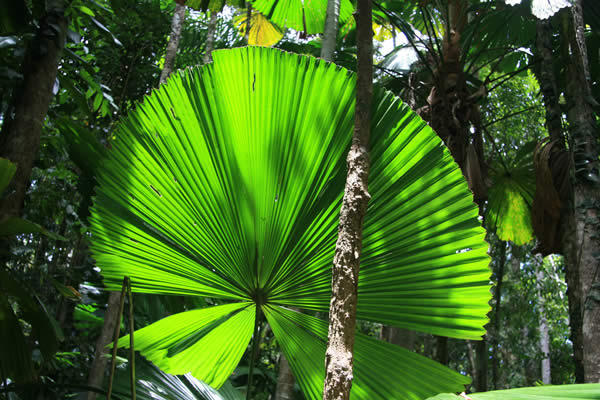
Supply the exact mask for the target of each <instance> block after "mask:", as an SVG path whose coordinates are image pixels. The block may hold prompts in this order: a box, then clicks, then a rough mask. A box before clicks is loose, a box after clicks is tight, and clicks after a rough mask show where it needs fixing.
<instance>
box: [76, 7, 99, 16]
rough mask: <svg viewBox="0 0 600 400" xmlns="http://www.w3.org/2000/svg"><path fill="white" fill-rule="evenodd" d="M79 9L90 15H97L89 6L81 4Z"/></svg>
mask: <svg viewBox="0 0 600 400" xmlns="http://www.w3.org/2000/svg"><path fill="white" fill-rule="evenodd" d="M79 10H81V12H82V13H84V14H87V15H89V16H90V17H95V16H96V14H94V12H93V11H92V10H91V9H90V8H88V7H86V6H81V5H80V6H79Z"/></svg>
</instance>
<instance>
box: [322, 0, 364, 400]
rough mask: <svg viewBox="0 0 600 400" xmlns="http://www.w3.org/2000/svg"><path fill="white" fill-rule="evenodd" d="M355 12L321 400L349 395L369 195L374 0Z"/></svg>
mask: <svg viewBox="0 0 600 400" xmlns="http://www.w3.org/2000/svg"><path fill="white" fill-rule="evenodd" d="M356 15H357V33H356V34H357V47H358V60H357V71H358V75H357V83H356V106H355V118H354V135H353V137H352V146H351V147H350V151H349V153H348V157H347V160H346V161H347V166H348V175H347V178H346V187H345V189H344V198H343V200H342V209H341V210H340V222H339V228H338V240H337V243H336V246H335V256H334V259H333V268H332V279H331V288H332V296H331V305H330V312H329V342H328V344H327V352H326V361H325V370H326V372H325V382H324V389H323V399H324V400H334V399H335V400H342V399H343V400H347V399H349V398H350V390H351V388H352V378H353V375H352V365H353V348H354V330H355V326H356V304H357V297H358V272H359V263H360V253H361V248H362V228H363V220H364V216H365V213H366V210H367V203H368V201H369V198H370V195H369V192H368V190H367V182H368V174H369V167H370V160H369V151H368V143H369V136H370V130H371V129H370V128H371V101H372V97H373V30H372V0H359V1H358V6H357V11H356Z"/></svg>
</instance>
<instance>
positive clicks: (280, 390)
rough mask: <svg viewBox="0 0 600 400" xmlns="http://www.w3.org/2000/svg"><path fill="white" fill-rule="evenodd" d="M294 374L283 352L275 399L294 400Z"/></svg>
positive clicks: (280, 359)
mask: <svg viewBox="0 0 600 400" xmlns="http://www.w3.org/2000/svg"><path fill="white" fill-rule="evenodd" d="M295 382H296V380H295V379H294V374H293V373H292V369H291V368H290V363H289V362H288V360H287V358H285V356H284V355H283V353H281V356H280V357H279V375H278V376H277V390H276V391H275V399H274V400H292V399H293V398H294V383H295Z"/></svg>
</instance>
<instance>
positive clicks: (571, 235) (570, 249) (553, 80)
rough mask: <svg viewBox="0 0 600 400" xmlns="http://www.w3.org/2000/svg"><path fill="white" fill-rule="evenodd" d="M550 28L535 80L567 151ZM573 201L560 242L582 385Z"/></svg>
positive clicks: (542, 32)
mask: <svg viewBox="0 0 600 400" xmlns="http://www.w3.org/2000/svg"><path fill="white" fill-rule="evenodd" d="M551 38H552V28H551V26H550V21H549V20H540V21H538V22H537V42H536V44H537V46H536V50H537V53H538V55H539V56H540V58H541V63H540V73H539V76H538V81H539V82H540V88H541V92H542V96H543V99H544V106H545V108H546V127H547V128H548V134H549V135H550V138H551V140H552V141H553V142H554V143H556V144H557V145H558V146H559V148H561V149H564V151H566V144H565V142H566V140H565V132H564V129H563V124H562V118H561V116H562V110H561V106H560V104H559V91H558V83H557V81H558V80H557V77H556V75H555V73H554V68H553V56H552V40H551ZM572 201H573V200H572V199H570V200H568V201H567V203H568V204H564V205H563V212H562V213H561V217H560V218H561V219H560V228H559V229H560V233H559V235H558V236H559V237H562V238H564V240H562V241H561V242H562V246H561V247H562V249H561V252H562V254H563V255H564V256H565V259H564V260H565V267H566V273H565V280H566V282H567V299H568V304H569V326H570V329H571V334H570V339H571V342H572V343H573V364H574V368H575V382H577V383H583V382H584V371H583V331H582V325H581V323H582V320H581V290H580V288H579V272H578V262H577V252H578V249H579V247H578V245H577V241H576V240H574V239H575V237H576V236H575V219H574V214H573V210H572Z"/></svg>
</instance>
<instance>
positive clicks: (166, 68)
mask: <svg viewBox="0 0 600 400" xmlns="http://www.w3.org/2000/svg"><path fill="white" fill-rule="evenodd" d="M184 21H185V5H183V4H179V3H176V4H175V12H174V13H173V19H172V21H171V35H170V36H169V44H167V51H166V52H165V64H164V65H163V69H162V72H161V73H160V80H159V86H160V85H162V84H163V83H165V82H166V81H167V78H168V77H169V75H171V72H173V68H174V67H175V56H176V55H177V49H178V48H179V39H180V38H181V28H182V27H183V22H184Z"/></svg>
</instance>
